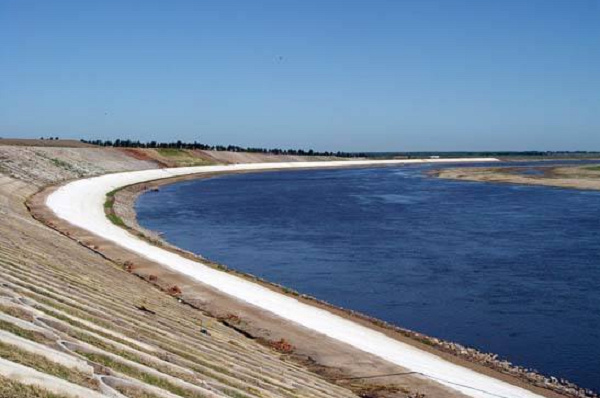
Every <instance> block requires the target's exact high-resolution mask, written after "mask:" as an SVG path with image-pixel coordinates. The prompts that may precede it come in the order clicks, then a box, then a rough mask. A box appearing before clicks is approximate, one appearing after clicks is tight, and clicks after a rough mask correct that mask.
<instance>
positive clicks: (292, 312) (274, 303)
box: [46, 159, 541, 398]
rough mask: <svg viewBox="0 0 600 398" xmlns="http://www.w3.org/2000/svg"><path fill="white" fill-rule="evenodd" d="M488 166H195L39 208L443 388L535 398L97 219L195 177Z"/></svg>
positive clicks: (67, 193)
mask: <svg viewBox="0 0 600 398" xmlns="http://www.w3.org/2000/svg"><path fill="white" fill-rule="evenodd" d="M493 160H495V159H454V160H452V159H439V160H438V159H431V160H429V159H428V160H388V161H375V160H372V161H336V162H333V161H332V162H292V163H255V164H237V165H226V166H202V167H186V168H176V169H157V170H144V171H135V172H127V173H117V174H108V175H103V176H100V177H94V178H88V179H84V180H78V181H74V182H71V183H68V184H66V185H64V186H62V187H60V188H59V189H57V190H56V191H55V192H54V193H52V194H51V195H50V196H48V198H47V200H46V204H47V205H48V207H49V208H51V209H52V210H53V211H54V212H55V213H56V215H57V216H58V217H60V218H62V219H64V220H66V221H68V222H70V223H71V224H73V225H75V226H78V227H80V228H83V229H86V230H88V231H90V232H92V233H94V234H96V235H98V236H100V237H102V238H104V239H107V240H110V241H113V242H115V243H117V244H118V245H120V246H122V247H124V248H126V249H129V250H131V251H133V252H136V253H138V254H140V255H142V256H145V257H147V258H149V259H150V260H153V261H156V262H158V263H161V264H163V265H164V266H165V267H168V268H170V269H173V270H176V271H178V272H180V273H183V274H185V275H188V276H189V277H192V278H194V279H197V280H199V281H201V282H202V283H205V284H208V285H210V286H213V287H214V288H216V289H218V290H220V291H222V292H224V293H227V294H229V295H231V296H234V297H236V298H238V299H240V300H243V301H246V302H248V303H250V304H253V305H255V306H257V307H259V308H261V309H264V310H267V311H270V312H272V313H274V314H276V315H278V316H280V317H282V318H284V319H287V320H289V321H292V322H295V323H298V324H300V325H302V326H304V327H307V328H310V329H313V330H315V331H317V332H320V333H322V334H324V335H327V336H329V337H331V338H334V339H336V340H339V341H342V342H344V343H347V344H350V345H352V346H354V347H356V348H358V349H360V350H363V351H366V352H369V353H371V354H374V355H377V356H379V357H381V358H384V359H385V360H387V361H389V362H392V363H394V364H397V365H400V366H402V367H404V368H407V369H410V370H411V371H414V372H418V373H420V374H422V375H423V376H425V377H428V378H430V379H432V380H434V381H436V382H438V383H440V384H442V385H445V386H447V387H449V388H452V389H454V390H456V391H459V392H461V393H463V394H465V395H467V396H470V397H474V398H489V397H503V398H540V397H541V396H540V395H537V394H535V393H533V392H530V391H528V390H525V389H523V388H520V387H517V386H514V385H512V384H509V383H506V382H504V381H501V380H498V379H495V378H492V377H490V376H486V375H483V374H480V373H477V372H475V371H473V370H471V369H468V368H465V367H462V366H459V365H456V364H453V363H451V362H449V361H446V360H444V359H442V358H440V357H438V356H436V355H433V354H431V353H428V352H425V351H422V350H419V349H418V348H415V347H412V346H410V345H408V344H405V343H402V342H400V341H397V340H394V339H392V338H390V337H387V336H385V335H384V334H382V333H380V332H377V331H375V330H372V329H369V328H367V327H365V326H362V325H359V324H357V323H354V322H352V321H350V320H347V319H344V318H342V317H340V316H337V315H334V314H332V313H330V312H328V311H326V310H323V309H319V308H316V307H313V306H311V305H308V304H304V303H301V302H299V301H298V300H296V299H294V298H293V297H288V296H285V295H283V294H280V293H277V292H274V291H272V290H269V289H267V288H265V287H263V286H260V285H258V284H254V283H252V282H250V281H247V280H244V279H242V278H239V277H237V276H234V275H231V274H228V273H225V272H221V271H218V270H215V269H213V268H211V267H208V266H204V265H202V264H200V263H198V262H195V261H192V260H189V259H186V258H183V257H181V256H179V255H178V254H175V253H172V252H169V251H166V250H163V249H161V248H159V247H156V246H153V245H151V244H149V243H147V242H145V241H142V240H140V239H139V238H137V237H135V236H134V235H132V234H130V233H129V232H127V231H126V230H124V229H122V228H120V227H118V226H116V225H114V224H112V223H111V222H110V221H109V220H108V219H107V218H106V216H105V214H104V207H103V205H104V202H105V200H106V194H107V193H108V192H110V191H112V190H115V189H117V188H120V187H123V186H126V185H131V184H137V183H142V182H147V181H151V180H157V179H163V178H170V177H175V176H182V175H188V174H196V173H214V172H228V171H252V170H255V171H260V170H277V169H300V168H321V169H323V168H335V167H352V166H354V167H360V166H370V165H373V166H374V165H394V164H395V165H401V164H414V163H442V162H461V163H462V162H482V161H493Z"/></svg>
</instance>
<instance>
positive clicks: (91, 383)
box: [0, 342, 98, 390]
mask: <svg viewBox="0 0 600 398" xmlns="http://www.w3.org/2000/svg"><path fill="white" fill-rule="evenodd" d="M0 357H2V358H4V359H6V360H7V361H11V362H15V363H18V364H21V365H24V366H27V367H30V368H33V369H35V370H38V371H40V372H42V373H46V374H49V375H51V376H56V377H58V378H60V379H64V380H66V381H68V382H70V383H73V384H77V385H80V386H83V387H87V388H91V389H93V390H97V389H98V382H97V381H96V380H94V379H93V378H92V377H90V375H87V374H85V373H82V372H80V371H78V370H76V369H70V368H68V367H66V366H63V365H59V364H57V363H55V362H52V361H50V360H48V359H47V358H46V357H44V356H42V355H38V354H32V353H30V352H27V351H25V350H22V349H20V348H18V347H15V346H13V345H8V344H5V343H2V342H0Z"/></svg>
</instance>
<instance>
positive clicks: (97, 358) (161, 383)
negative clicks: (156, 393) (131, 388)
mask: <svg viewBox="0 0 600 398" xmlns="http://www.w3.org/2000/svg"><path fill="white" fill-rule="evenodd" d="M80 354H81V355H83V356H85V357H86V358H87V359H89V360H90V361H92V362H95V363H99V364H101V365H104V366H106V367H109V368H111V369H113V370H115V371H116V372H119V373H123V374H126V375H128V376H130V377H133V378H134V379H138V380H140V381H142V382H144V383H148V384H152V385H153V386H156V387H158V388H162V389H163V390H167V391H169V392H172V393H173V394H177V395H179V396H181V397H183V398H205V395H204V394H200V393H198V392H194V391H191V390H187V389H185V388H183V387H180V386H178V385H175V384H173V383H171V382H169V381H167V380H165V379H163V378H161V377H158V376H155V375H151V374H149V373H146V372H143V371H142V370H140V369H137V368H135V367H133V366H129V365H126V364H124V363H121V362H118V361H115V360H114V359H112V358H110V357H108V356H106V355H102V354H95V353H89V352H80Z"/></svg>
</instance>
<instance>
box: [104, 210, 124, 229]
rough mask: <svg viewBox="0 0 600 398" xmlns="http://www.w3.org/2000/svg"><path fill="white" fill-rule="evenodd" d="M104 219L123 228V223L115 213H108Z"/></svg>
mask: <svg viewBox="0 0 600 398" xmlns="http://www.w3.org/2000/svg"><path fill="white" fill-rule="evenodd" d="M106 217H107V218H108V219H109V220H110V222H112V223H113V224H115V225H117V226H119V227H125V222H124V221H123V219H122V218H121V217H119V216H117V215H116V214H115V213H108V214H107V215H106Z"/></svg>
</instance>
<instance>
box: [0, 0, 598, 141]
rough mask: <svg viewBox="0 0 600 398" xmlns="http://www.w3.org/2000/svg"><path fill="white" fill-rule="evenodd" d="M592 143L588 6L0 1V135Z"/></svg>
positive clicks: (592, 13)
mask: <svg viewBox="0 0 600 398" xmlns="http://www.w3.org/2000/svg"><path fill="white" fill-rule="evenodd" d="M42 135H45V136H48V135H59V136H61V137H64V138H67V137H76V138H81V137H84V138H116V137H127V138H132V139H141V140H150V139H157V140H173V139H182V140H199V141H202V142H206V143H210V144H219V143H223V144H230V143H231V144H238V145H248V146H268V147H303V148H314V149H320V150H328V149H331V150H338V149H339V150H367V151H384V150H527V149H540V150H561V149H564V150H574V149H582V150H600V0H502V1H497V0H495V1H492V0H490V1H486V0H470V1H466V0H465V1H462V0H438V1H434V0H414V1H403V0H370V1H369V0H363V1H354V0H344V1H334V0H319V1H317V0H314V1H311V0H298V1H296V0H279V1H262V0H243V1H233V0H220V1H209V0H204V1H203V0H197V1H183V0H172V1H167V0H164V1H152V0H145V1H127V0H125V1H123V0H119V1H112V0H103V1H61V0H53V1H48V0H41V1H28V0H0V136H4V137H10V136H27V137H39V136H42Z"/></svg>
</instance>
